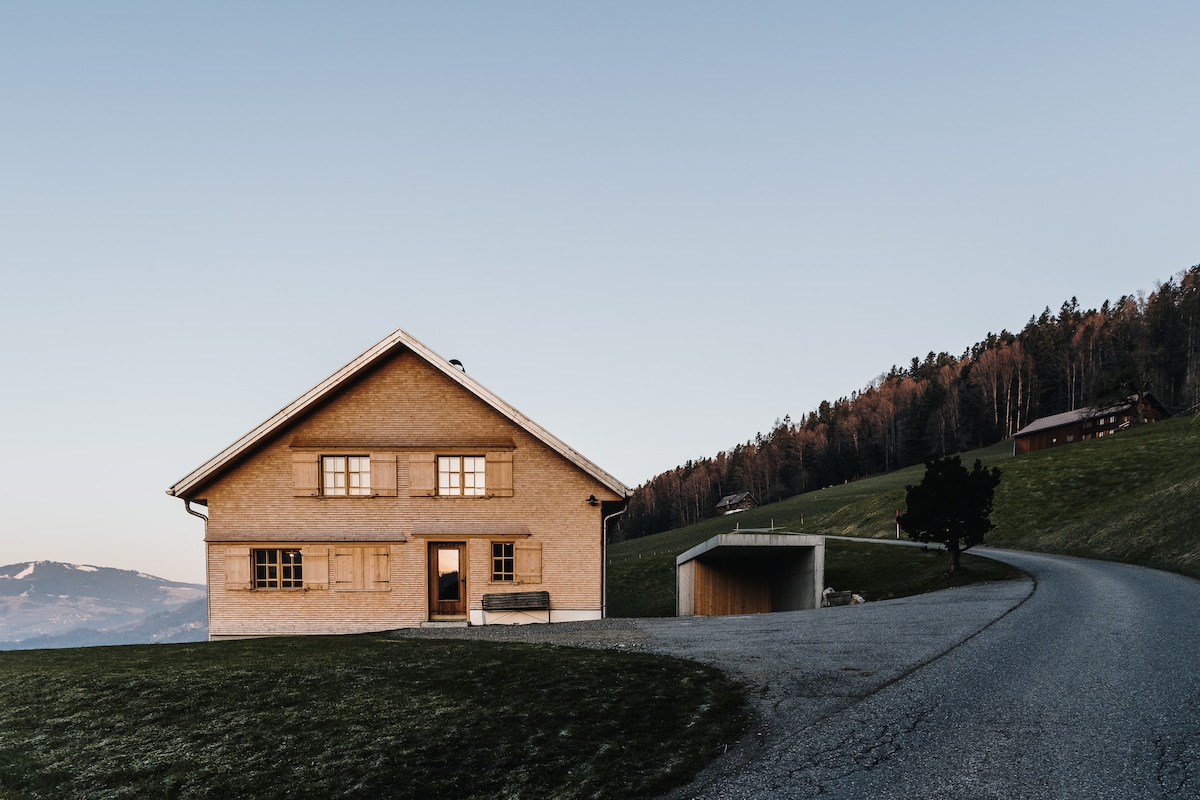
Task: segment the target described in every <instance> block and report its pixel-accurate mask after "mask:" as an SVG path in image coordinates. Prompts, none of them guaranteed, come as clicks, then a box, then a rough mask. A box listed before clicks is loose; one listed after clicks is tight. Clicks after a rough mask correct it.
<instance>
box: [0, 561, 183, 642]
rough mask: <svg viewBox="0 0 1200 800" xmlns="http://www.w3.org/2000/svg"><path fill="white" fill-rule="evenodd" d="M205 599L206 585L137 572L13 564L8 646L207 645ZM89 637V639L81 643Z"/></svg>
mask: <svg viewBox="0 0 1200 800" xmlns="http://www.w3.org/2000/svg"><path fill="white" fill-rule="evenodd" d="M204 597H205V588H204V586H202V585H199V584H194V583H180V582H178V581H169V580H166V579H164V578H157V577H155V576H153V575H147V574H145V573H142V572H135V571H133V570H127V569H112V568H110V567H94V566H91V565H86V564H63V563H60V562H57V561H34V562H23V563H19V564H9V565H8V566H3V567H0V649H13V648H14V647H72V646H77V645H78V644H134V643H138V642H153V641H166V640H168V639H170V640H172V641H202V640H204V639H205V638H207V613H206V609H205V605H206V604H205V603H204ZM159 615H164V616H163V617H162V618H161V619H157V621H156V620H152V619H150V618H157V617H158V616H159ZM158 623H161V625H159V624H158ZM179 636H183V637H184V638H183V639H180V638H175V637H179ZM81 638H82V639H88V641H76V640H78V639H81Z"/></svg>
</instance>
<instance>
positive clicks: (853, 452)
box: [612, 265, 1200, 540]
mask: <svg viewBox="0 0 1200 800" xmlns="http://www.w3.org/2000/svg"><path fill="white" fill-rule="evenodd" d="M1144 392H1150V393H1151V394H1153V395H1154V396H1155V397H1156V398H1157V399H1158V401H1159V402H1160V403H1162V404H1163V405H1165V406H1166V407H1167V408H1168V409H1169V410H1170V411H1171V412H1172V413H1175V414H1180V413H1196V411H1197V408H1198V406H1200V265H1196V266H1194V267H1191V268H1190V269H1187V270H1184V271H1182V272H1180V273H1179V274H1178V275H1176V276H1175V277H1173V278H1171V279H1170V280H1168V281H1166V282H1164V283H1161V284H1159V285H1158V287H1157V289H1156V290H1155V291H1154V292H1152V293H1151V294H1150V295H1149V296H1146V295H1145V294H1143V293H1139V294H1138V295H1136V296H1125V297H1122V298H1120V299H1119V300H1117V301H1116V302H1115V303H1113V302H1109V301H1106V302H1105V303H1104V304H1103V305H1102V306H1101V307H1100V308H1098V309H1090V310H1087V311H1084V310H1083V309H1081V308H1080V307H1079V304H1078V302H1077V301H1076V299H1075V298H1072V299H1071V300H1070V301H1068V302H1065V303H1063V304H1062V306H1061V307H1060V308H1059V309H1058V311H1057V312H1053V311H1051V310H1050V308H1049V307H1047V308H1046V309H1045V310H1044V311H1043V312H1042V313H1041V314H1040V315H1039V316H1035V317H1031V318H1030V319H1029V322H1028V323H1027V324H1026V325H1025V327H1024V328H1023V329H1022V330H1021V331H1020V332H1019V333H1010V332H1008V331H1001V332H1000V333H998V334H997V333H989V334H988V335H987V336H986V337H985V338H984V339H983V340H982V341H980V342H979V343H977V344H975V345H974V346H973V347H971V348H970V349H968V350H967V351H966V352H964V353H963V354H962V355H959V356H953V355H950V354H948V353H932V352H931V353H929V354H928V355H926V356H925V357H924V358H913V359H912V361H911V363H909V364H908V365H907V366H905V367H899V366H893V367H892V368H891V370H889V371H888V372H887V373H885V374H883V375H880V376H879V377H878V378H876V379H875V380H874V381H872V382H871V383H870V384H869V385H868V386H866V387H865V388H863V389H862V390H861V391H858V392H855V393H853V394H851V395H850V396H849V397H842V398H839V399H838V400H835V401H823V402H822V403H821V404H820V406H819V407H818V408H817V409H815V410H813V411H810V412H809V413H808V414H807V415H805V416H804V417H803V418H802V419H800V420H793V419H792V418H791V417H784V418H783V419H781V420H777V421H776V422H775V425H774V427H773V428H772V429H771V430H770V431H768V432H767V433H759V434H758V435H757V436H755V437H754V439H752V440H750V441H747V442H746V443H744V444H739V445H736V446H734V447H733V448H732V449H730V450H726V451H723V452H720V453H717V454H716V455H715V456H713V457H711V458H702V459H699V460H695V461H688V462H687V463H686V464H683V465H682V466H679V467H676V468H675V469H673V470H669V471H667V472H664V473H662V474H660V475H656V476H655V477H653V478H651V479H650V480H648V481H646V483H644V484H642V485H641V486H639V487H638V488H637V489H636V490H635V491H634V493H633V496H632V497H631V498H630V501H629V508H628V511H626V513H625V514H624V515H623V516H622V517H620V518H619V520H620V522H619V527H618V529H617V530H614V531H613V532H612V533H613V535H614V538H615V539H618V540H619V539H631V538H635V537H638V536H645V535H647V534H651V533H657V532H659V531H665V530H670V529H672V528H678V527H681V526H683V525H690V524H692V523H694V522H698V521H699V520H701V519H704V518H706V517H710V516H712V515H713V508H714V506H716V504H717V502H718V501H719V500H720V499H721V498H722V497H723V496H725V495H728V494H732V493H734V492H750V493H751V494H753V495H754V497H755V498H756V499H757V500H758V501H759V502H760V503H770V502H774V501H776V500H781V499H783V498H785V497H790V496H792V495H795V494H799V493H802V492H807V491H812V490H814V489H820V488H822V487H824V486H829V485H832V484H836V483H843V482H845V481H848V480H854V479H856V478H861V477H864V476H867V475H872V474H876V473H880V472H887V471H889V470H893V469H898V468H900V467H905V466H910V465H913V464H918V463H921V462H923V461H926V460H928V459H930V458H936V457H940V456H943V455H948V454H951V453H956V452H961V451H963V450H968V449H973V448H978V447H986V446H987V445H991V444H995V443H996V442H999V441H1001V440H1004V439H1007V438H1009V437H1010V436H1012V435H1013V433H1015V432H1016V431H1018V430H1020V429H1021V428H1022V427H1023V426H1025V425H1026V424H1028V423H1029V422H1032V421H1033V420H1035V419H1038V418H1039V417H1044V416H1048V415H1050V414H1058V413H1061V412H1064V411H1071V410H1074V409H1077V408H1087V407H1105V406H1108V405H1112V404H1116V403H1119V402H1122V401H1124V400H1125V399H1127V398H1129V397H1132V396H1133V395H1136V394H1140V393H1144Z"/></svg>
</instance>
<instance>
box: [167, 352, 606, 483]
mask: <svg viewBox="0 0 1200 800" xmlns="http://www.w3.org/2000/svg"><path fill="white" fill-rule="evenodd" d="M398 347H400V348H404V349H405V350H408V351H409V352H411V353H413V354H414V355H416V356H417V357H418V358H420V359H422V360H423V361H425V362H426V363H428V364H429V365H430V366H432V367H434V368H435V369H437V370H438V371H439V372H441V373H442V374H443V375H445V376H446V377H448V378H449V379H450V380H452V381H454V382H455V383H457V384H458V385H460V386H462V387H463V388H464V389H466V390H467V391H468V392H470V393H471V394H473V395H475V396H476V397H478V398H479V399H480V400H482V401H483V402H485V403H487V404H488V405H489V406H491V407H492V408H493V409H495V410H496V411H498V412H499V413H500V414H501V415H503V416H504V417H507V418H508V419H509V420H511V421H512V422H514V423H516V424H517V425H518V426H519V427H521V428H522V429H523V430H525V431H526V432H527V433H529V434H530V435H532V436H533V437H534V438H536V439H538V440H539V441H541V442H542V443H543V444H544V445H546V446H547V447H549V448H550V449H551V450H553V451H555V452H556V453H558V454H559V455H561V456H562V457H563V458H565V459H567V460H568V461H570V462H571V463H572V464H574V465H575V466H577V467H579V469H581V470H583V471H584V472H585V473H587V474H588V475H590V476H591V477H592V478H595V479H596V480H597V481H598V482H600V483H601V484H603V485H604V486H605V487H606V488H608V489H611V490H612V491H613V492H614V493H616V494H618V495H620V496H622V497H627V496H628V495H629V494H630V490H629V488H628V487H627V486H625V484H623V483H621V482H620V481H619V480H617V479H616V478H615V477H613V476H612V475H610V474H609V473H608V472H606V471H604V470H603V469H601V468H600V467H598V466H597V465H596V464H594V463H592V462H591V461H589V460H588V459H586V458H584V457H583V455H582V454H580V453H579V452H578V451H577V450H575V449H574V448H572V447H570V446H569V445H567V444H566V443H565V442H563V441H562V440H561V439H559V438H558V437H557V436H554V435H553V434H552V433H550V432H549V431H548V430H546V429H545V428H543V427H542V426H541V425H538V424H537V423H536V422H534V421H533V420H531V419H530V418H529V417H527V416H525V415H524V414H522V413H521V412H520V411H518V410H517V409H515V408H513V407H512V406H511V405H509V404H508V403H506V402H504V401H503V400H501V399H500V398H499V397H497V396H496V395H495V394H493V393H492V392H491V391H490V390H488V389H487V388H486V387H484V386H483V385H482V384H481V383H479V381H477V380H475V379H474V378H472V377H470V376H469V375H467V373H466V372H464V371H462V370H461V369H458V368H457V367H455V366H454V365H453V364H451V363H450V362H449V361H447V360H446V359H444V358H442V357H441V356H440V355H438V354H437V353H435V352H433V351H432V350H430V349H429V348H428V347H426V346H425V345H424V344H422V343H421V342H419V341H417V340H416V339H414V338H413V337H412V336H410V335H408V334H407V333H405V332H404V331H403V330H400V329H396V330H395V331H393V332H392V333H391V334H390V335H388V336H386V337H384V338H383V339H382V340H381V341H379V342H378V343H376V344H375V345H374V346H373V347H371V348H370V349H369V350H367V351H366V352H364V353H363V354H362V355H360V356H358V358H355V359H354V360H353V361H351V362H350V363H349V364H347V365H346V366H344V367H342V368H341V369H339V370H338V371H337V372H335V373H333V374H332V375H330V376H329V377H328V378H326V379H325V380H323V381H321V382H320V383H319V384H317V385H316V386H314V387H313V388H311V389H309V390H308V391H307V392H305V393H304V394H303V395H301V396H300V397H299V398H297V399H296V400H294V401H293V402H292V403H291V404H290V405H288V406H286V407H284V408H283V409H281V410H280V411H278V412H277V413H276V414H275V415H274V416H272V417H271V418H270V419H268V420H267V421H266V422H264V423H262V424H261V425H259V426H258V427H257V428H255V429H254V430H252V431H250V432H249V433H247V434H246V435H245V436H243V437H242V438H240V439H238V440H237V441H236V442H234V443H233V444H231V445H229V446H228V447H226V448H225V449H224V450H222V451H221V452H220V453H218V454H217V455H215V456H213V457H212V458H210V459H209V460H208V461H206V462H205V463H204V464H202V465H201V466H200V467H198V468H197V469H196V470H194V471H193V472H191V473H190V474H188V475H187V476H186V477H184V478H183V479H181V480H180V481H178V482H177V483H176V484H175V485H174V486H172V487H171V488H170V489H167V494H169V495H171V496H173V497H188V496H189V494H190V493H191V492H192V491H193V490H195V489H197V488H198V487H200V486H202V485H203V484H205V483H207V482H208V481H209V480H210V479H212V478H213V477H214V476H216V475H217V474H218V473H220V472H221V471H223V470H224V469H226V468H227V467H229V466H230V465H231V464H232V463H233V462H234V461H236V460H237V459H238V458H239V457H241V456H242V455H244V454H245V453H247V452H248V451H249V450H250V449H251V448H253V447H255V446H256V445H258V444H260V443H261V442H263V441H264V440H266V439H267V438H268V437H270V436H271V435H272V434H274V433H276V432H277V431H279V430H280V429H281V428H283V427H284V426H285V425H287V424H288V423H289V422H291V421H292V420H294V419H295V418H297V417H299V416H301V415H303V414H304V413H306V412H307V411H309V410H310V409H311V408H313V407H314V406H316V405H317V404H318V403H320V402H321V401H322V400H324V399H325V398H327V397H329V396H331V395H333V394H335V393H336V392H337V391H338V390H340V389H341V388H342V387H343V386H345V385H346V384H347V383H348V382H349V381H351V380H353V379H354V377H355V376H357V375H358V374H360V373H362V372H363V371H364V370H366V369H368V368H370V367H371V366H372V365H374V364H375V363H377V362H378V361H379V360H380V359H382V358H385V357H386V356H388V355H389V354H391V353H392V352H393V351H394V350H395V349H396V348H398Z"/></svg>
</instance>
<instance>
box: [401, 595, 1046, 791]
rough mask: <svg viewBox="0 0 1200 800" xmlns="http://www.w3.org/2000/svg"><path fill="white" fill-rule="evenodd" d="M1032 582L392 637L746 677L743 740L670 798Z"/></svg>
mask: <svg viewBox="0 0 1200 800" xmlns="http://www.w3.org/2000/svg"><path fill="white" fill-rule="evenodd" d="M1032 591H1033V582H1032V581H1030V580H1027V579H1021V580H1013V581H1005V582H999V583H982V584H975V585H972V586H966V587H962V588H957V589H947V590H945V591H942V592H935V593H932V594H926V595H918V596H915V597H905V598H900V599H898V600H887V601H883V602H878V603H866V604H865V605H857V606H842V607H838V608H824V609H820V610H816V611H790V612H781V613H775V614H755V615H747V616H734V617H685V618H663V619H605V620H598V621H595V622H575V623H556V624H554V625H519V626H517V625H514V626H499V625H492V626H487V627H477V628H435V629H428V628H419V629H418V628H414V629H407V630H402V631H396V632H394V635H396V636H413V637H436V638H469V639H476V640H493V641H517V642H544V643H551V644H561V645H567V646H573V647H594V648H605V649H621V650H630V651H642V652H651V653H664V654H668V655H673V656H679V657H681V658H688V659H692V660H694V661H699V662H702V663H705V664H711V665H713V666H715V667H718V668H719V669H721V670H723V671H725V672H726V673H727V674H729V675H731V676H733V677H734V678H736V679H738V680H740V681H741V682H742V683H743V684H744V685H745V686H746V690H747V691H746V695H747V697H748V698H749V701H750V710H751V714H752V718H751V724H750V727H749V729H748V730H747V733H746V735H745V736H744V737H743V739H742V740H741V741H740V742H739V743H738V745H737V746H736V747H733V748H731V749H730V750H729V752H728V753H727V754H725V755H724V756H723V757H722V758H719V759H717V760H716V761H715V762H713V763H712V764H711V765H710V766H709V767H708V768H707V769H705V770H704V771H702V772H701V774H700V775H698V776H697V777H696V780H695V781H694V782H693V783H692V784H691V786H689V787H684V788H682V789H680V790H679V791H677V792H675V793H674V794H672V795H670V797H677V798H683V797H691V796H694V795H695V794H696V790H697V788H698V787H705V786H707V787H711V786H713V785H714V784H721V783H725V782H727V781H730V780H732V781H735V782H736V780H737V779H736V776H737V775H738V774H739V773H741V772H744V771H746V770H753V769H754V764H755V763H756V762H760V761H762V760H773V759H774V757H775V756H777V755H779V754H781V753H783V752H784V751H786V749H787V747H788V744H789V742H790V741H791V740H792V739H793V738H794V737H795V736H796V735H797V734H798V733H799V732H800V731H802V730H803V729H805V728H807V727H809V726H811V725H812V724H813V723H815V722H817V721H818V720H821V719H823V718H825V717H827V716H829V715H831V714H834V713H836V712H837V711H840V710H842V709H844V708H847V707H848V706H850V705H852V704H853V703H854V702H855V701H857V700H860V699H861V698H863V697H865V696H867V695H869V694H871V693H873V692H875V691H877V690H879V689H880V688H882V687H884V686H887V685H888V684H890V683H892V682H894V681H895V680H897V679H899V678H900V677H902V676H904V675H906V674H908V673H909V672H912V671H913V670H914V669H916V668H918V667H920V666H921V665H923V664H926V663H928V662H930V661H931V660H933V659H935V658H937V657H938V656H940V655H942V654H943V653H945V652H947V651H948V650H951V649H953V648H954V647H956V646H957V645H959V644H961V643H962V642H964V641H966V640H967V639H970V638H971V637H972V636H974V635H975V634H976V633H978V632H979V631H980V630H982V629H984V628H986V627H987V626H989V625H990V624H992V623H993V622H995V621H996V620H997V619H999V618H1001V617H1003V616H1004V615H1005V614H1007V613H1008V612H1009V611H1011V610H1012V609H1013V608H1015V607H1016V606H1018V605H1020V604H1021V603H1022V602H1023V601H1024V600H1025V599H1026V598H1028V597H1029V596H1030V594H1031V593H1032ZM947 607H952V608H953V609H954V612H953V613H950V614H948V613H946V609H947Z"/></svg>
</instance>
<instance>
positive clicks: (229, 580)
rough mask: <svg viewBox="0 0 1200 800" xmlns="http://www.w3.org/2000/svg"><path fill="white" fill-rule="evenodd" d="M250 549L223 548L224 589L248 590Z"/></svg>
mask: <svg viewBox="0 0 1200 800" xmlns="http://www.w3.org/2000/svg"><path fill="white" fill-rule="evenodd" d="M250 572H251V570H250V548H249V547H226V548H225V589H226V591H232V590H235V589H239V590H240V589H249V588H250Z"/></svg>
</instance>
